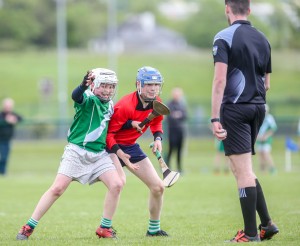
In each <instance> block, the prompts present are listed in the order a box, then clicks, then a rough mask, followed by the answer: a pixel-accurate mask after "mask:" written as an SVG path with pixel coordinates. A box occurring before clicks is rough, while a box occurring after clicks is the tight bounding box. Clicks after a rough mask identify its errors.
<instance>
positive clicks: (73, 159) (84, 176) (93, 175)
mask: <svg viewBox="0 0 300 246" xmlns="http://www.w3.org/2000/svg"><path fill="white" fill-rule="evenodd" d="M109 170H116V167H115V165H114V164H113V161H112V160H111V158H110V157H109V154H108V153H107V152H106V151H105V150H103V151H102V152H100V153H93V152H90V151H86V150H84V149H82V148H80V147H79V146H77V145H75V144H71V143H69V144H68V145H66V147H65V151H64V153H63V156H62V159H61V162H60V166H59V168H58V173H60V174H64V175H66V176H68V177H70V178H72V180H75V181H78V182H80V183H81V184H86V183H89V184H93V183H95V182H97V181H100V180H99V177H100V176H101V175H102V174H103V173H105V172H107V171H109Z"/></svg>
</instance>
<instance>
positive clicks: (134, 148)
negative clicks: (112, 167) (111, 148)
mask: <svg viewBox="0 0 300 246" xmlns="http://www.w3.org/2000/svg"><path fill="white" fill-rule="evenodd" d="M118 145H119V147H120V149H121V150H123V151H124V153H126V154H128V155H130V156H131V157H130V159H129V160H130V162H131V163H133V164H134V163H137V162H139V161H141V160H143V159H145V158H146V157H147V155H146V154H145V153H144V152H143V151H142V149H141V148H140V145H139V144H137V143H135V144H132V145H122V144H118ZM119 160H120V162H121V164H122V166H125V163H124V162H123V161H122V160H121V159H120V158H119Z"/></svg>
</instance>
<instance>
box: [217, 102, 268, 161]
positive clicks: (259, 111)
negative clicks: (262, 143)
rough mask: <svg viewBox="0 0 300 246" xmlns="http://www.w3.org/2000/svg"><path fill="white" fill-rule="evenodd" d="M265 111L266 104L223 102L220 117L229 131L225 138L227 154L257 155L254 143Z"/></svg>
mask: <svg viewBox="0 0 300 246" xmlns="http://www.w3.org/2000/svg"><path fill="white" fill-rule="evenodd" d="M265 113H266V110H265V105H264V104H222V106H221V112H220V119H221V124H222V126H223V128H224V129H226V131H227V138H226V139H225V140H223V143H224V149H225V155H226V156H230V155H236V154H244V153H249V152H251V153H252V155H255V150H254V145H255V141H256V137H257V134H258V131H259V128H260V126H261V125H262V122H263V120H264V118H265Z"/></svg>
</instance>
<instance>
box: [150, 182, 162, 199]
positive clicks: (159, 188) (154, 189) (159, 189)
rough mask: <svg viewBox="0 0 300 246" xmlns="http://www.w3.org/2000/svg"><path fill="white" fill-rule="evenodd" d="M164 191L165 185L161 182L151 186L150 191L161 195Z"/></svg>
mask: <svg viewBox="0 0 300 246" xmlns="http://www.w3.org/2000/svg"><path fill="white" fill-rule="evenodd" d="M164 191H165V187H164V185H163V183H162V182H159V183H158V184H157V185H155V186H153V187H152V188H151V192H152V193H153V194H154V195H155V196H161V195H162V194H163V193H164Z"/></svg>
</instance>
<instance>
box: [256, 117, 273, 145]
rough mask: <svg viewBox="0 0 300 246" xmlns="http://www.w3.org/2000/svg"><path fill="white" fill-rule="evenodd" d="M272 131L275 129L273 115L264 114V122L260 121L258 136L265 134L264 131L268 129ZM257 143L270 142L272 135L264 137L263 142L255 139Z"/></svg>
mask: <svg viewBox="0 0 300 246" xmlns="http://www.w3.org/2000/svg"><path fill="white" fill-rule="evenodd" d="M270 130H271V131H273V132H276V130H277V124H276V122H275V119H274V117H273V116H272V115H271V114H266V116H265V119H264V122H263V123H262V125H261V127H260V129H259V132H258V136H263V135H264V134H266V132H268V131H270ZM257 143H260V144H261V143H269V144H271V143H272V136H271V137H269V138H268V139H266V140H265V141H264V142H262V141H259V140H257Z"/></svg>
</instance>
